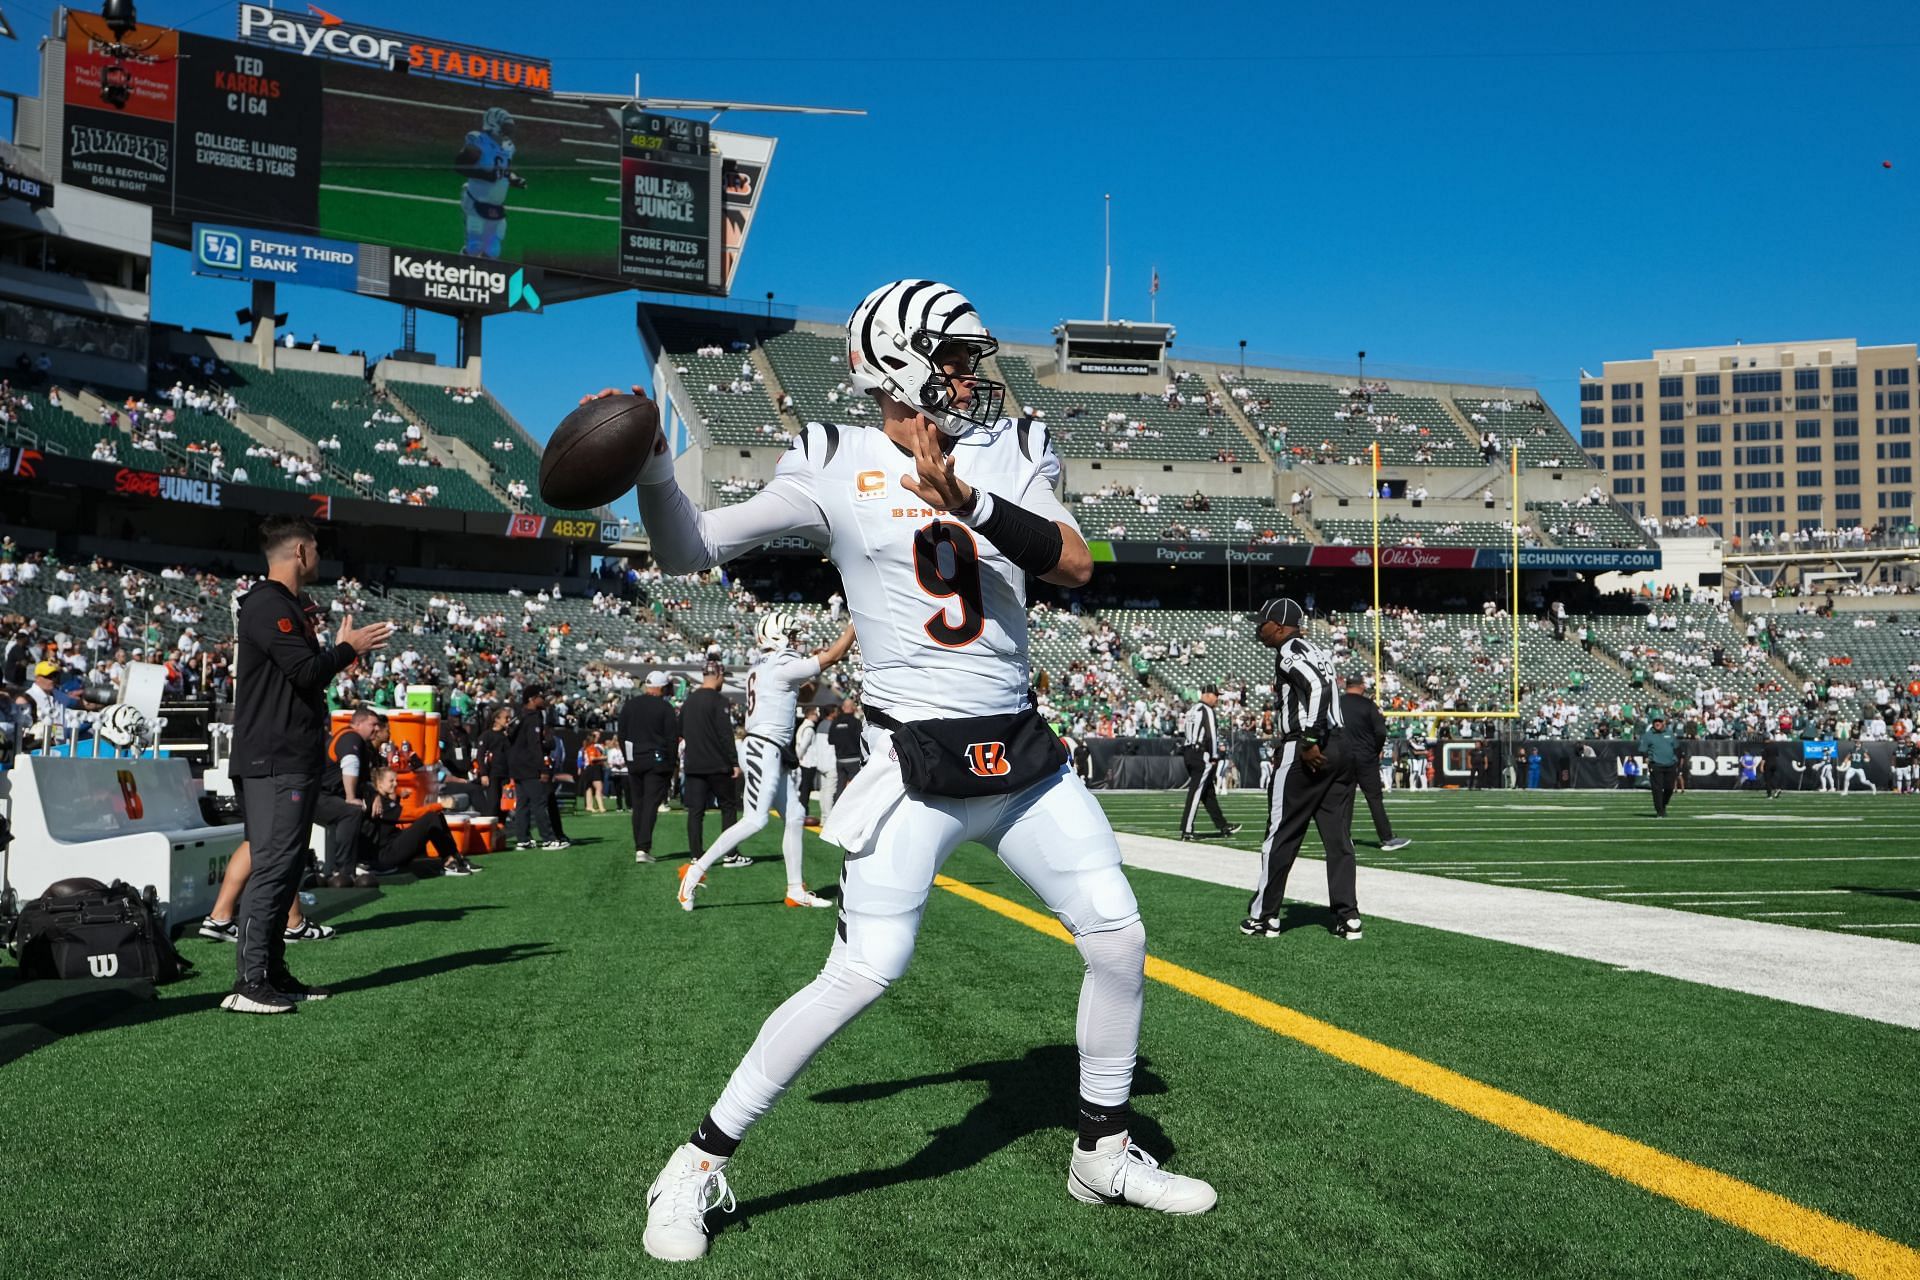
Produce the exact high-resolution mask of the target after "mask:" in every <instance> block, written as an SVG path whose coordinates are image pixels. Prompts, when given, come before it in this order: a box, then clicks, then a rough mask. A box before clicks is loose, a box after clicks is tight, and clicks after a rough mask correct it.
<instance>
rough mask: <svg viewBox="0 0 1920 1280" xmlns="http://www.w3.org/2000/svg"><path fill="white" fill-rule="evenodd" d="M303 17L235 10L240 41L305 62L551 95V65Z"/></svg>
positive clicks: (324, 15) (249, 7)
mask: <svg viewBox="0 0 1920 1280" xmlns="http://www.w3.org/2000/svg"><path fill="white" fill-rule="evenodd" d="M307 10H308V11H307V12H306V13H292V12H289V11H287V10H283V9H270V8H268V7H267V6H266V5H263V4H243V5H241V6H240V39H241V41H242V42H244V43H246V44H260V45H272V46H274V47H276V48H281V49H288V50H291V51H292V52H294V53H298V54H302V55H304V56H306V57H309V58H331V59H334V60H335V61H339V62H359V63H366V64H369V65H371V66H376V67H381V68H389V67H400V66H404V67H405V68H406V69H407V70H408V71H409V72H411V73H412V74H414V75H425V76H434V77H437V78H439V79H443V80H460V81H463V82H465V83H468V84H484V85H490V86H492V87H494V88H499V89H518V90H520V91H521V92H522V93H552V92H553V64H552V63H550V62H548V61H547V60H546V59H544V58H527V57H522V56H521V55H519V54H517V53H502V52H500V51H499V50H498V49H485V48H481V47H479V46H477V45H470V44H459V43H456V42H453V41H447V40H430V39H427V38H426V37H424V36H410V35H406V34H404V33H402V32H398V31H388V30H386V29H385V28H383V27H370V26H366V25H365V24H362V23H358V22H353V21H350V20H348V19H346V18H342V17H340V16H339V15H337V14H333V13H329V12H327V11H326V10H325V9H322V8H321V7H320V6H319V5H308V6H307Z"/></svg>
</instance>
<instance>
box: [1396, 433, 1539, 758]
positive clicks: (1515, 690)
mask: <svg viewBox="0 0 1920 1280" xmlns="http://www.w3.org/2000/svg"><path fill="white" fill-rule="evenodd" d="M1370 454H1371V457H1372V461H1373V484H1372V493H1373V546H1372V548H1371V550H1372V556H1373V688H1374V694H1375V697H1376V700H1377V698H1378V695H1379V692H1380V688H1381V676H1382V675H1383V674H1385V670H1386V669H1385V667H1384V666H1383V665H1382V664H1381V660H1380V445H1379V442H1378V441H1376V442H1375V443H1374V444H1373V447H1372V449H1371V450H1370ZM1507 471H1508V477H1509V483H1510V485H1511V501H1512V504H1513V509H1512V510H1511V511H1510V512H1508V519H1507V535H1508V538H1509V540H1510V545H1509V547H1508V553H1507V596H1508V600H1507V619H1508V621H1509V622H1511V623H1512V624H1513V645H1512V649H1513V658H1512V662H1511V664H1510V666H1509V670H1508V677H1509V678H1508V681H1507V689H1508V692H1509V695H1510V698H1511V705H1509V706H1508V707H1507V708H1506V709H1505V710H1503V711H1395V710H1392V709H1390V708H1388V707H1385V706H1382V707H1381V708H1380V714H1382V715H1384V716H1389V717H1398V718H1400V719H1408V720H1518V719H1519V718H1520V509H1521V508H1520V451H1519V450H1518V449H1512V450H1510V451H1509V454H1508V458H1507Z"/></svg>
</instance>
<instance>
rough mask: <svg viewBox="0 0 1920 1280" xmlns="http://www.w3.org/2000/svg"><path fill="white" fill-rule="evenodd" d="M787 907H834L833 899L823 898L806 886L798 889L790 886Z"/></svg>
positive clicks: (788, 887)
mask: <svg viewBox="0 0 1920 1280" xmlns="http://www.w3.org/2000/svg"><path fill="white" fill-rule="evenodd" d="M787 905H788V906H790V907H830V906H832V905H833V899H831V898H823V897H821V896H820V895H819V894H817V893H812V892H809V891H808V889H807V886H805V885H800V886H798V887H795V886H793V885H788V886H787Z"/></svg>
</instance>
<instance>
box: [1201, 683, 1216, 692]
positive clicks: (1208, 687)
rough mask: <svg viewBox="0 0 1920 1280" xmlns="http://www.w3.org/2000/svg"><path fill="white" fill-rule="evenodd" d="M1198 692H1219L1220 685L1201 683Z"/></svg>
mask: <svg viewBox="0 0 1920 1280" xmlns="http://www.w3.org/2000/svg"><path fill="white" fill-rule="evenodd" d="M1200 692H1202V693H1219V692H1220V686H1219V685H1217V684H1203V685H1201V686H1200Z"/></svg>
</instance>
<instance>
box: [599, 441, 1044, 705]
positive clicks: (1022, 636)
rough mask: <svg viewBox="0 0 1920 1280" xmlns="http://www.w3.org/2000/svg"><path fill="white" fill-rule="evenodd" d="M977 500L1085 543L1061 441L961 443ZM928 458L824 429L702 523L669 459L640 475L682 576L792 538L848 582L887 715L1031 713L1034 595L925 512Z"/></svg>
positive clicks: (975, 542)
mask: <svg viewBox="0 0 1920 1280" xmlns="http://www.w3.org/2000/svg"><path fill="white" fill-rule="evenodd" d="M952 456H953V461H954V470H955V471H956V472H957V473H958V475H959V476H960V478H961V479H962V480H965V481H966V482H967V483H968V484H971V485H974V486H976V487H978V488H981V489H984V490H986V491H987V492H988V493H991V494H993V495H994V496H995V497H997V498H1004V499H1006V500H1008V501H1010V502H1015V503H1018V504H1019V505H1020V506H1022V507H1024V508H1026V509H1027V510H1028V511H1031V512H1033V513H1034V514H1036V515H1039V516H1042V517H1044V518H1046V519H1048V520H1054V521H1058V522H1060V523H1062V524H1065V525H1066V526H1067V527H1068V528H1071V529H1074V530H1078V529H1079V527H1080V526H1079V524H1078V523H1077V522H1075V520H1074V518H1073V514H1072V513H1071V512H1069V511H1068V510H1067V509H1066V508H1065V507H1064V506H1062V505H1061V503H1060V498H1059V495H1058V494H1056V493H1055V492H1054V488H1055V486H1056V485H1057V484H1058V483H1059V480H1060V460H1059V458H1057V457H1056V456H1055V455H1054V452H1053V446H1052V443H1051V442H1050V441H1049V440H1048V439H1047V429H1046V427H1045V426H1044V425H1043V424H1041V423H1038V422H1035V421H1033V420H1031V419H1025V418H1023V419H1019V420H1014V419H1009V418H1003V419H1001V421H1000V422H999V423H998V424H996V425H995V426H992V427H982V428H976V429H975V430H973V431H971V432H969V433H968V434H966V435H964V436H962V437H960V439H959V440H957V441H955V443H954V446H953V454H952ZM914 470H915V468H914V463H913V458H912V457H911V456H910V455H909V454H908V453H907V451H906V450H904V449H902V448H900V447H899V446H897V445H895V444H894V443H893V441H891V440H889V439H888V438H887V435H886V432H885V431H884V430H882V429H881V428H879V427H849V426H833V425H827V424H822V423H817V422H815V423H809V424H808V426H807V428H806V430H805V431H804V432H802V433H801V435H800V436H799V438H798V439H796V440H795V441H794V443H793V445H792V447H791V448H789V449H788V450H787V452H786V453H785V454H784V455H783V456H782V457H781V459H780V464H779V466H778V467H777V468H776V469H775V471H774V477H773V479H772V480H771V481H769V482H768V483H767V485H766V487H765V488H763V489H761V490H760V492H758V493H756V494H754V495H753V496H752V497H750V498H748V499H747V500H746V501H745V502H739V503H735V504H733V505H731V506H726V507H719V508H715V509H714V510H712V511H698V510H696V509H695V508H694V506H693V503H692V501H691V500H690V499H689V498H688V497H687V496H686V494H684V493H683V492H681V490H680V488H679V486H678V485H677V484H674V483H673V482H672V480H673V473H672V467H671V460H670V459H669V458H667V456H666V455H665V454H664V453H662V454H660V455H658V456H656V457H655V458H654V459H652V460H650V462H649V463H648V466H647V469H645V470H643V471H642V472H641V478H640V484H639V487H638V489H637V491H636V493H637V497H638V499H639V503H640V516H641V519H642V520H643V521H644V522H645V524H646V528H647V532H648V534H649V535H650V536H651V538H652V540H653V554H654V559H655V561H656V563H658V564H660V565H661V567H662V568H663V569H664V570H665V571H666V572H668V573H693V572H697V571H698V570H700V569H704V568H708V567H711V566H713V565H716V564H725V563H726V562H727V561H729V560H731V559H733V558H734V557H735V556H739V555H744V554H746V553H747V552H750V551H752V550H754V549H755V548H756V547H760V546H763V545H764V544H765V543H766V542H767V541H768V540H769V539H772V538H777V537H782V536H792V537H798V538H802V539H804V540H806V541H807V542H809V543H811V544H813V545H814V546H817V547H819V548H821V549H822V550H824V551H825V552H826V553H827V555H828V557H829V558H831V559H832V561H833V562H834V564H835V565H836V566H838V568H839V570H840V578H841V581H842V582H843V583H844V584H845V587H846V595H847V608H848V612H850V613H851V614H852V615H853V623H854V630H855V633H856V634H857V635H858V637H859V640H860V659H861V664H862V666H863V667H864V669H865V677H864V693H863V696H864V697H865V699H866V701H867V702H868V703H869V704H870V705H871V706H873V707H875V708H877V709H879V710H881V711H885V712H887V713H888V714H889V715H891V716H893V717H895V718H896V719H899V720H928V719H940V718H951V717H956V716H981V715H995V714H1006V713H1010V712H1015V711H1020V710H1023V709H1024V708H1026V707H1027V706H1028V689H1029V687H1030V682H1029V678H1028V671H1027V600H1026V596H1027V590H1026V588H1027V580H1026V572H1025V570H1022V569H1019V568H1016V567H1015V566H1014V565H1013V564H1012V563H1011V562H1009V561H1008V560H1007V558H1006V557H1005V556H1003V555H1001V554H1000V552H999V551H998V550H997V549H996V548H995V547H994V546H993V545H992V544H991V543H989V542H988V541H987V540H986V539H984V538H982V537H980V536H978V535H977V534H975V533H974V532H973V531H972V530H971V529H969V528H967V527H966V526H965V525H963V524H961V523H960V522H959V521H957V520H955V519H953V518H952V517H950V516H946V515H943V514H942V513H940V512H938V511H934V510H932V509H931V508H929V507H927V506H926V505H924V504H923V503H922V502H921V501H920V499H918V498H916V497H915V496H914V495H913V493H912V492H911V491H910V490H908V489H907V487H906V486H905V485H903V484H901V483H900V480H901V477H902V476H904V475H909V474H912V473H913V472H914Z"/></svg>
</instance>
